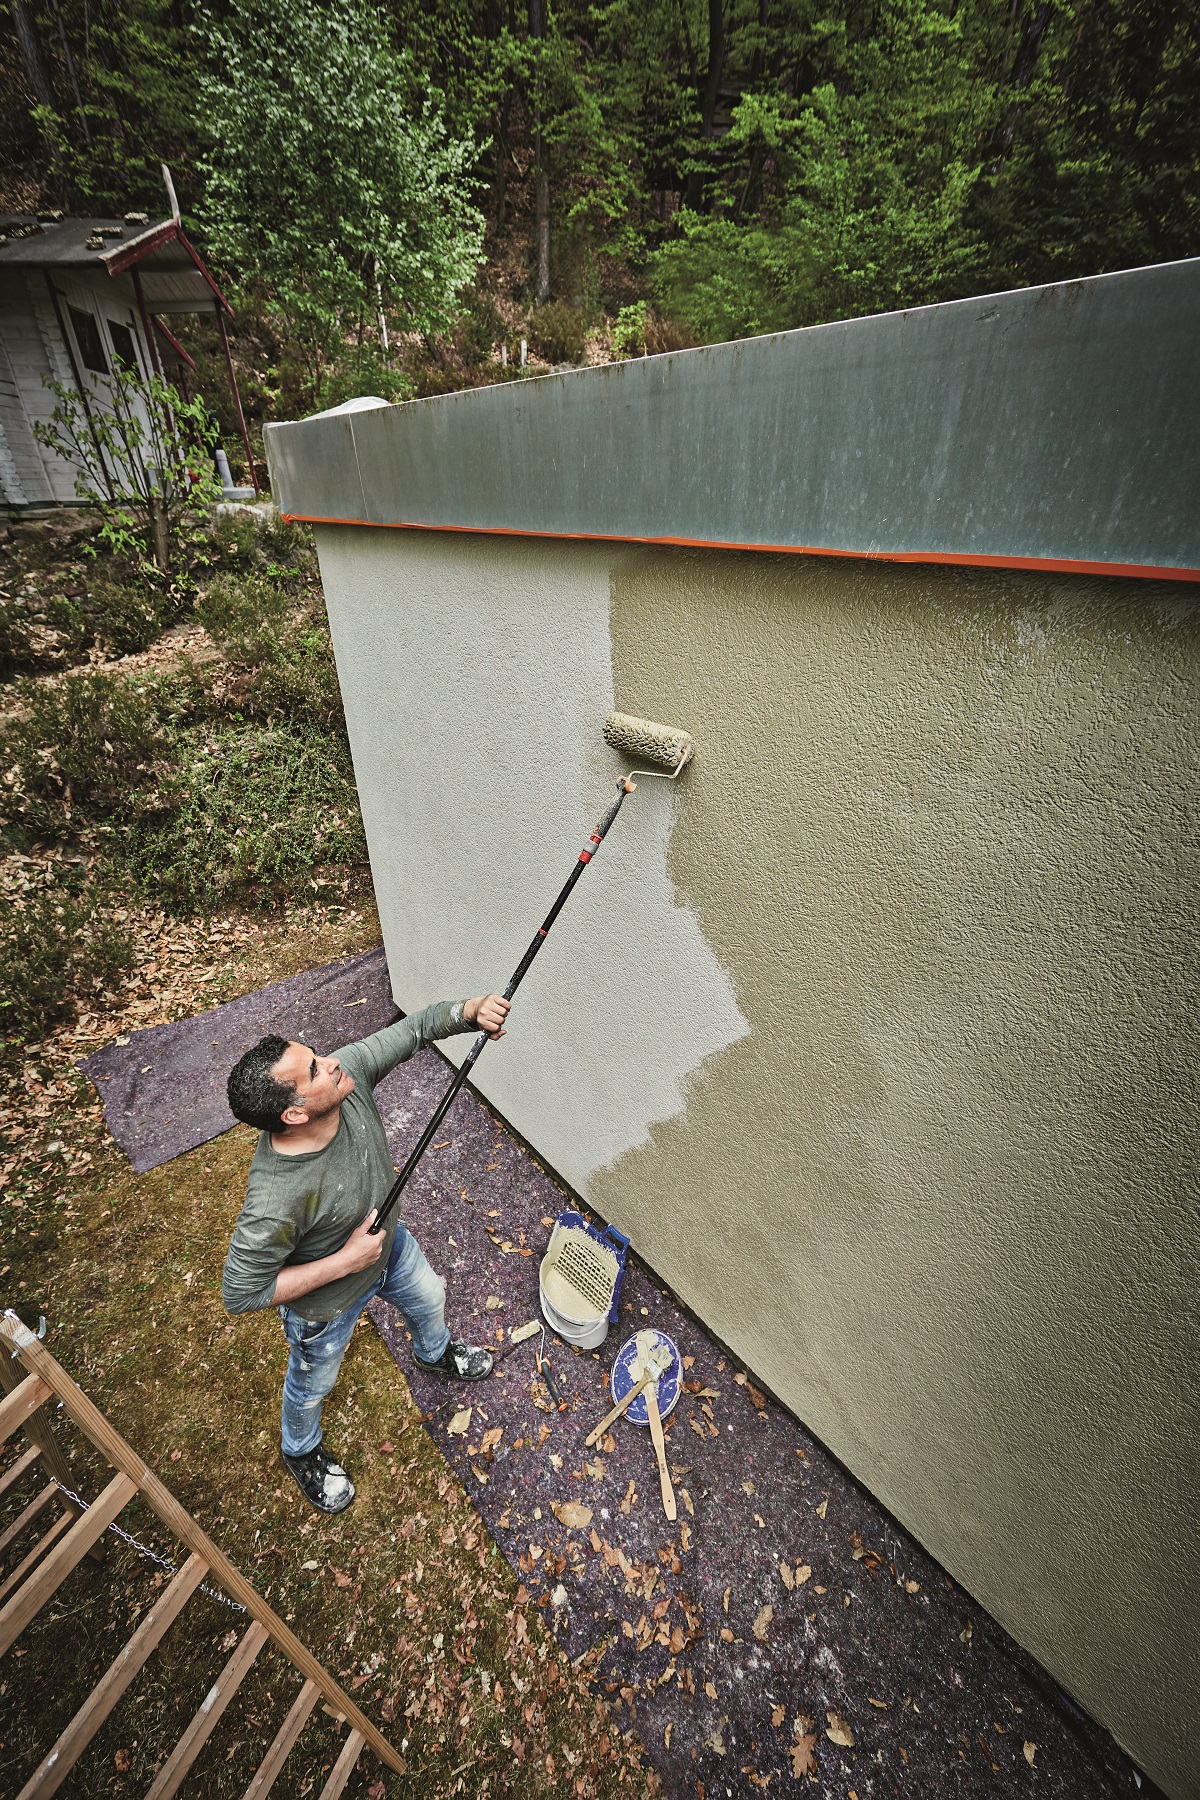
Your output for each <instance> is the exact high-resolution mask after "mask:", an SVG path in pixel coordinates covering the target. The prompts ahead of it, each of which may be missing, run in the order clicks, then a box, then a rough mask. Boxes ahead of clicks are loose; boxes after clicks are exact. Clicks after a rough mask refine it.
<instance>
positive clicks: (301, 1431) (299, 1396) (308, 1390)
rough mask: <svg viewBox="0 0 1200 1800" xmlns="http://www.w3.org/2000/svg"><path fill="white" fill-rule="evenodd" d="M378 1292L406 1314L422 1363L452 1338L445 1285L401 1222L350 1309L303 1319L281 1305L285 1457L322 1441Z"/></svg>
mask: <svg viewBox="0 0 1200 1800" xmlns="http://www.w3.org/2000/svg"><path fill="white" fill-rule="evenodd" d="M377 1294H378V1295H379V1296H380V1297H381V1298H382V1299H384V1300H386V1301H387V1302H388V1303H389V1305H391V1306H394V1307H396V1309H397V1310H398V1311H399V1312H400V1313H402V1314H403V1316H404V1322H405V1324H406V1325H407V1326H408V1329H409V1330H410V1331H411V1332H412V1340H413V1349H414V1350H415V1351H416V1353H417V1355H418V1356H419V1357H420V1358H421V1359H422V1361H424V1362H436V1361H437V1359H438V1357H439V1356H441V1355H442V1353H443V1351H444V1350H445V1348H446V1345H447V1344H448V1343H449V1342H450V1333H449V1332H448V1331H447V1329H446V1319H445V1309H446V1284H445V1282H444V1281H443V1280H442V1278H441V1276H440V1275H438V1274H436V1273H435V1272H434V1270H433V1269H431V1268H430V1266H429V1264H428V1262H427V1261H426V1260H425V1252H424V1251H423V1250H422V1248H421V1246H420V1244H418V1242H417V1240H416V1238H415V1237H413V1235H412V1233H411V1232H410V1231H408V1230H406V1229H405V1227H404V1226H403V1225H400V1226H398V1227H397V1228H396V1236H395V1238H394V1239H393V1241H392V1249H391V1254H390V1255H389V1257H388V1260H387V1264H386V1266H385V1267H384V1268H383V1269H381V1270H380V1274H379V1279H378V1281H376V1282H373V1283H372V1285H371V1286H370V1287H369V1288H368V1289H367V1291H366V1293H365V1294H364V1295H363V1296H362V1298H361V1299H360V1300H356V1301H355V1302H354V1304H353V1306H348V1307H347V1308H346V1310H345V1312H340V1313H338V1314H337V1315H336V1317H334V1318H332V1319H330V1320H328V1322H326V1323H323V1324H322V1323H314V1321H313V1320H311V1319H302V1318H301V1317H300V1316H299V1314H298V1313H294V1312H293V1311H292V1310H291V1308H290V1307H287V1306H281V1307H280V1308H279V1317H280V1319H281V1320H282V1321H283V1329H284V1333H285V1335H286V1337H287V1341H288V1349H289V1355H288V1366H287V1374H286V1375H285V1376H284V1380H283V1453H284V1455H285V1456H306V1455H307V1454H308V1452H309V1451H310V1450H315V1449H316V1447H317V1445H318V1444H319V1443H320V1441H321V1406H322V1403H323V1401H324V1399H325V1396H326V1394H328V1393H329V1392H330V1390H331V1388H332V1387H333V1384H334V1382H335V1381H336V1380H337V1377H338V1370H339V1369H340V1368H341V1366H342V1358H343V1356H344V1355H345V1354H346V1346H347V1344H349V1342H350V1339H351V1337H352V1336H353V1335H354V1327H355V1325H356V1324H357V1323H358V1318H359V1314H360V1313H361V1312H362V1310H363V1308H364V1306H366V1304H367V1302H368V1301H369V1300H373V1299H374V1298H375V1296H376V1295H377Z"/></svg>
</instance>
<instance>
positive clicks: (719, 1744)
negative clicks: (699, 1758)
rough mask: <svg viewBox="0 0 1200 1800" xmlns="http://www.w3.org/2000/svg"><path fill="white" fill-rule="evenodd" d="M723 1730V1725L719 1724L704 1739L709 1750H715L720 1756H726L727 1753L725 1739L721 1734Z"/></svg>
mask: <svg viewBox="0 0 1200 1800" xmlns="http://www.w3.org/2000/svg"><path fill="white" fill-rule="evenodd" d="M721 1731H722V1726H721V1725H718V1726H717V1729H716V1730H715V1731H710V1732H709V1734H708V1736H707V1737H706V1738H705V1740H704V1742H705V1746H706V1747H707V1748H708V1749H709V1750H715V1751H716V1753H717V1755H718V1756H724V1754H725V1740H724V1738H722V1736H721Z"/></svg>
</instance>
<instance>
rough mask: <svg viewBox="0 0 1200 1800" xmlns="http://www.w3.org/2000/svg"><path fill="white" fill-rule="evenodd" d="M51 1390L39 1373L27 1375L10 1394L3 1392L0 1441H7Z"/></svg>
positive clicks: (48, 1397) (48, 1395) (46, 1398)
mask: <svg viewBox="0 0 1200 1800" xmlns="http://www.w3.org/2000/svg"><path fill="white" fill-rule="evenodd" d="M53 1392H54V1390H53V1388H49V1387H47V1386H46V1383H45V1382H44V1381H43V1380H42V1378H41V1376H40V1375H27V1376H26V1377H25V1379H24V1381H20V1382H18V1383H17V1385H16V1387H15V1388H14V1389H13V1391H12V1393H11V1394H5V1396H4V1398H3V1400H0V1443H7V1442H8V1440H9V1438H10V1437H11V1436H12V1434H13V1432H14V1431H15V1430H16V1429H17V1427H18V1425H23V1424H24V1423H25V1421H26V1419H27V1418H28V1417H29V1415H30V1413H35V1412H36V1411H37V1409H38V1407H39V1406H42V1405H44V1403H45V1402H46V1401H47V1400H49V1399H50V1398H51V1397H52V1395H53Z"/></svg>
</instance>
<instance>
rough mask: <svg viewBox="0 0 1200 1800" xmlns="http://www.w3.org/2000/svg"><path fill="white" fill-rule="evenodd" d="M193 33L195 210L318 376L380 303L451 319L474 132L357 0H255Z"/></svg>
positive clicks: (218, 250)
mask: <svg viewBox="0 0 1200 1800" xmlns="http://www.w3.org/2000/svg"><path fill="white" fill-rule="evenodd" d="M200 36H201V41H202V43H203V46H204V50H205V53H206V55H207V56H208V57H209V59H210V61H211V68H210V69H209V70H208V71H206V72H205V73H203V74H202V76H201V79H200V82H199V100H200V118H201V120H202V122H203V129H204V132H205V134H206V138H207V147H206V149H205V152H204V155H203V157H202V158H201V167H202V170H203V173H204V176H205V179H206V186H205V194H204V200H203V204H202V207H201V209H200V210H201V218H202V221H203V225H204V229H205V231H206V234H207V238H208V242H209V244H210V245H211V247H212V249H213V251H214V253H215V254H216V255H217V256H218V257H219V258H221V260H222V261H223V262H225V263H227V264H228V265H229V266H230V267H231V268H233V269H234V270H237V271H239V272H240V276H241V279H242V281H243V282H245V283H246V284H247V285H250V284H251V283H253V282H258V283H260V284H261V285H262V286H263V287H264V288H265V289H266V290H267V292H268V294H269V297H270V303H271V305H272V306H273V307H275V308H276V309H281V310H282V311H283V312H284V313H285V314H286V315H287V316H288V320H289V324H290V327H291V331H292V334H293V335H294V336H296V337H297V338H298V339H299V340H300V341H301V342H302V344H303V346H304V349H305V354H306V356H307V358H308V361H309V366H310V372H311V375H312V379H313V384H314V386H315V387H319V386H320V382H321V378H322V375H323V371H324V369H325V366H326V364H327V363H328V361H329V360H330V358H331V356H332V355H333V354H334V349H335V345H336V344H337V342H338V341H339V340H340V338H341V336H342V335H343V333H344V331H345V330H346V328H347V326H349V327H351V328H352V329H354V330H356V331H357V332H358V333H359V335H361V332H362V329H363V327H364V324H365V323H366V322H367V321H371V322H372V323H373V320H374V316H375V313H376V311H377V308H378V301H377V289H376V283H377V282H378V283H379V289H380V291H381V292H382V294H383V298H384V304H385V306H387V307H388V308H390V309H392V310H394V311H397V312H399V313H400V314H401V315H402V316H403V319H404V321H405V324H406V326H407V327H408V328H409V329H412V328H416V329H418V330H420V331H424V332H431V331H437V330H443V329H446V328H448V327H449V325H450V324H451V323H452V319H453V314H454V302H455V297H456V296H457V295H458V294H459V293H460V292H461V291H462V289H463V288H464V287H465V286H466V285H467V283H468V282H469V281H470V280H471V278H472V276H473V275H474V272H475V268H476V265H477V264H478V261H479V257H480V249H481V242H482V231H483V221H482V219H481V217H480V215H479V213H478V211H477V210H476V208H475V206H474V205H473V203H472V198H471V191H472V184H471V179H470V169H471V165H472V163H473V161H474V158H475V146H474V143H473V142H472V141H471V140H470V139H469V138H466V137H454V136H452V135H451V134H450V133H449V132H448V131H447V129H446V126H445V124H444V122H443V119H442V117H441V114H440V112H439V110H438V107H437V105H436V101H435V99H434V98H433V97H432V96H430V95H429V94H428V91H426V92H425V93H424V95H422V84H421V82H420V80H419V78H418V75H417V73H416V71H415V70H414V68H413V66H412V64H411V62H410V60H409V58H408V56H407V55H406V54H404V53H403V52H401V51H398V50H397V49H395V48H394V46H393V44H392V41H391V39H390V36H389V34H388V31H387V29H386V27H385V24H384V22H383V20H382V18H381V16H380V15H379V14H378V13H376V12H375V11H374V10H373V9H372V8H371V7H370V6H369V5H367V4H365V0H327V3H323V4H318V3H317V0H278V3H274V4H269V3H268V0H249V3H248V4H247V5H245V6H243V7H241V8H239V9H238V10H237V11H236V12H234V13H231V14H230V15H229V16H228V18H227V19H226V21H225V22H224V23H219V22H217V21H216V20H215V19H211V18H210V19H209V21H208V22H207V23H206V24H205V26H204V27H203V28H202V30H201V34H200Z"/></svg>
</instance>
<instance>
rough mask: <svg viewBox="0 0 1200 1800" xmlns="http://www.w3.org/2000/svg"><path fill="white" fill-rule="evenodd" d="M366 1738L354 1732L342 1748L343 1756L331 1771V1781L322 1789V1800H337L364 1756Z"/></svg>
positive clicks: (358, 1732)
mask: <svg viewBox="0 0 1200 1800" xmlns="http://www.w3.org/2000/svg"><path fill="white" fill-rule="evenodd" d="M366 1741H367V1740H366V1738H365V1737H364V1736H363V1734H362V1732H361V1731H352V1732H351V1733H350V1736H349V1737H348V1738H347V1739H346V1742H345V1743H344V1744H343V1746H342V1754H341V1755H340V1756H339V1757H338V1759H337V1761H336V1762H335V1763H334V1765H333V1768H332V1769H331V1770H330V1771H329V1780H328V1781H327V1782H326V1783H325V1786H324V1787H323V1788H322V1789H321V1793H320V1800H337V1797H338V1795H339V1794H340V1793H341V1791H342V1789H343V1788H344V1787H345V1785H346V1783H347V1782H348V1781H349V1779H350V1777H351V1775H352V1774H353V1772H354V1765H355V1763H356V1762H357V1761H358V1759H359V1756H360V1755H361V1754H362V1747H363V1745H364V1744H365V1743H366Z"/></svg>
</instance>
